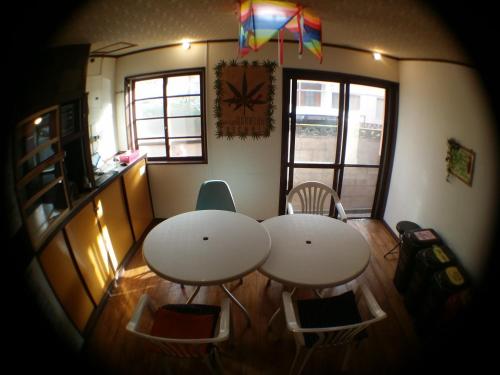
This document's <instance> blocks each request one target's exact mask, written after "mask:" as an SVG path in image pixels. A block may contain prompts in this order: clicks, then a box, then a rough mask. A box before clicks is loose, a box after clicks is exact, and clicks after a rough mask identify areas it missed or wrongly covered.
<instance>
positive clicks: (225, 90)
mask: <svg viewBox="0 0 500 375" xmlns="http://www.w3.org/2000/svg"><path fill="white" fill-rule="evenodd" d="M275 67H276V63H274V62H268V61H265V62H263V63H258V62H256V61H254V62H252V63H249V62H247V61H243V62H241V63H237V62H236V61H232V62H230V63H226V62H225V61H220V62H219V63H218V64H217V66H216V67H215V74H216V81H215V91H216V99H215V108H214V109H215V117H216V118H217V137H218V138H220V137H228V138H229V139H231V138H232V137H235V136H237V137H239V138H241V139H245V138H247V137H252V138H254V139H258V138H260V137H269V135H270V133H271V131H272V130H273V128H274V124H273V122H274V119H273V112H274V103H273V100H274V90H275V89H274V70H275Z"/></svg>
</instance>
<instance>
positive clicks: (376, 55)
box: [373, 52, 382, 61]
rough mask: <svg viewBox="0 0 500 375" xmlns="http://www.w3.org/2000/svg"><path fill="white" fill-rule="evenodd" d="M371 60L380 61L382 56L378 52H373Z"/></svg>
mask: <svg viewBox="0 0 500 375" xmlns="http://www.w3.org/2000/svg"><path fill="white" fill-rule="evenodd" d="M373 59H374V60H377V61H380V60H382V55H381V54H380V53H379V52H373Z"/></svg>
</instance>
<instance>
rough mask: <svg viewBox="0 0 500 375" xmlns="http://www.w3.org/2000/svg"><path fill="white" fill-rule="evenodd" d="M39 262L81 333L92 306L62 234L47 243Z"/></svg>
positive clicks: (92, 308)
mask: <svg viewBox="0 0 500 375" xmlns="http://www.w3.org/2000/svg"><path fill="white" fill-rule="evenodd" d="M39 260H40V263H41V265H42V268H43V270H44V271H45V275H46V276H47V278H48V280H49V282H50V284H51V285H52V288H53V290H54V292H55V294H56V295H57V297H58V298H59V301H60V302H61V304H62V305H63V307H64V309H65V311H66V312H67V314H68V315H69V317H70V318H71V320H72V321H73V323H75V326H76V327H77V328H78V329H79V330H80V332H83V330H84V328H85V325H86V323H87V321H88V319H89V317H90V315H91V314H92V312H93V310H94V305H93V303H92V300H91V299H90V297H89V295H88V294H87V291H86V290H85V287H84V285H83V283H82V280H81V279H80V277H79V275H78V272H77V271H76V269H75V267H74V264H73V262H72V260H71V255H70V253H69V250H68V247H67V246H66V242H65V241H64V236H63V234H62V232H59V233H57V234H56V236H55V237H54V239H52V241H50V242H49V244H48V245H47V247H46V248H45V250H44V251H43V252H42V254H41V255H40V258H39Z"/></svg>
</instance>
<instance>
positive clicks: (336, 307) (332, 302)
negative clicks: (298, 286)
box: [296, 291, 366, 348]
mask: <svg viewBox="0 0 500 375" xmlns="http://www.w3.org/2000/svg"><path fill="white" fill-rule="evenodd" d="M296 304H297V312H298V315H299V321H300V325H301V327H303V328H324V327H335V326H343V325H348V324H356V323H360V322H361V321H362V319H361V316H360V314H359V311H358V307H357V305H356V299H355V296H354V293H353V292H352V291H349V292H346V293H343V294H341V295H338V296H334V297H329V298H313V299H302V300H297V301H296ZM358 336H359V335H358ZM363 336H366V333H363ZM318 338H319V337H318V335H317V334H315V333H306V334H304V341H305V344H306V346H307V347H309V348H310V347H311V346H313V345H314V343H315V342H316V341H317V340H318ZM359 338H362V336H359Z"/></svg>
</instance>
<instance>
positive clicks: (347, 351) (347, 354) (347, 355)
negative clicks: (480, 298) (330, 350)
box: [341, 345, 352, 372]
mask: <svg viewBox="0 0 500 375" xmlns="http://www.w3.org/2000/svg"><path fill="white" fill-rule="evenodd" d="M351 349H352V345H347V348H346V349H345V353H344V359H343V360H342V367H341V371H342V372H344V371H345V370H346V369H347V363H349V358H350V357H351Z"/></svg>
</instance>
